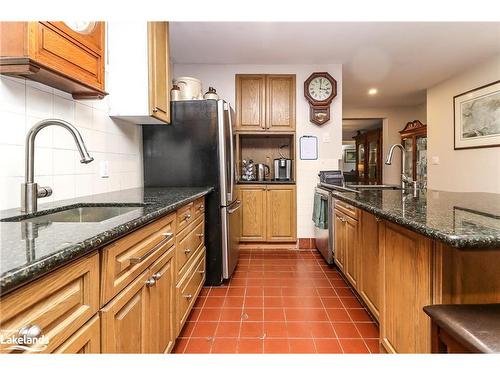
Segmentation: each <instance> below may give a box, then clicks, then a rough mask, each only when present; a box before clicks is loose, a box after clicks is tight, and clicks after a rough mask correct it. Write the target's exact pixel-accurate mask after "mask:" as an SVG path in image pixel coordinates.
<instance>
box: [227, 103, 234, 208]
mask: <svg viewBox="0 0 500 375" xmlns="http://www.w3.org/2000/svg"><path fill="white" fill-rule="evenodd" d="M224 110H226V111H227V118H228V121H229V126H228V129H229V147H230V150H231V154H230V162H231V168H230V169H231V177H230V178H231V191H230V192H229V193H228V197H227V198H228V201H232V200H233V193H234V180H235V169H236V166H235V165H234V140H233V122H232V119H231V107H230V105H229V103H224Z"/></svg>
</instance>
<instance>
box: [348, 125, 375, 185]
mask: <svg viewBox="0 0 500 375" xmlns="http://www.w3.org/2000/svg"><path fill="white" fill-rule="evenodd" d="M353 138H354V140H355V141H356V177H357V182H359V183H363V184H377V185H380V184H381V183H382V129H374V130H370V131H367V132H365V133H360V132H358V134H357V135H356V136H355V137H353Z"/></svg>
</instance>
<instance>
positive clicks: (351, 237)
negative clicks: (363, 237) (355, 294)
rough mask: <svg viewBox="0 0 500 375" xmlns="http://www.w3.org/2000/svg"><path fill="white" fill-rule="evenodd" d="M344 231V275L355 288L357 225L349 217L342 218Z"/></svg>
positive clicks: (357, 254) (357, 264)
mask: <svg viewBox="0 0 500 375" xmlns="http://www.w3.org/2000/svg"><path fill="white" fill-rule="evenodd" d="M344 219H345V222H344V231H345V235H344V236H345V242H344V244H345V248H344V249H345V275H346V277H347V279H348V280H349V282H350V283H351V284H352V286H354V287H355V288H356V287H357V285H358V273H359V272H358V269H359V251H360V248H359V225H358V221H357V220H354V219H353V218H351V217H349V216H345V217H344Z"/></svg>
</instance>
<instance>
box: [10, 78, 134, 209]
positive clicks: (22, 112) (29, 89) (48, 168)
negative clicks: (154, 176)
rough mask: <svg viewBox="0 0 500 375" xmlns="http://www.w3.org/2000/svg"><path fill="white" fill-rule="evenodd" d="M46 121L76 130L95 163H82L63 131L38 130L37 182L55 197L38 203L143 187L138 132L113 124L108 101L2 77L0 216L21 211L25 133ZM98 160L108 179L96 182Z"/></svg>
mask: <svg viewBox="0 0 500 375" xmlns="http://www.w3.org/2000/svg"><path fill="white" fill-rule="evenodd" d="M47 118H60V119H63V120H66V121H68V122H70V123H72V124H73V125H75V126H76V127H77V128H78V130H79V131H80V133H81V135H82V137H83V140H84V141H85V144H86V145H87V149H88V151H89V153H90V154H91V156H92V157H94V159H95V160H94V162H92V163H90V164H81V163H80V154H79V153H78V151H77V149H76V146H75V143H74V141H73V138H72V136H71V135H70V133H68V132H67V131H66V130H65V129H63V128H60V127H49V128H45V129H42V130H41V131H40V133H38V135H37V138H36V145H35V182H37V183H38V184H39V185H41V186H51V187H52V189H53V195H52V196H51V197H49V198H43V199H40V201H39V203H45V202H47V203H48V202H53V201H57V200H61V199H67V198H74V197H79V196H85V195H90V194H98V193H103V192H109V191H113V190H120V189H128V188H133V187H140V186H142V185H143V171H142V129H141V127H140V126H136V125H132V124H128V123H124V122H119V121H115V120H113V119H111V118H110V117H109V116H108V104H107V99H103V100H91V101H83V100H80V101H77V100H73V99H72V97H71V95H70V94H68V93H66V92H63V91H59V90H56V89H52V88H51V87H49V86H45V85H42V84H39V83H37V82H31V81H29V80H24V79H18V78H12V77H6V76H0V187H1V188H0V210H2V209H7V208H15V207H19V202H20V184H21V183H22V182H23V181H24V141H25V138H26V133H27V131H28V130H29V129H30V128H31V127H32V126H33V125H34V124H35V123H36V122H38V121H40V120H43V119H47ZM101 160H102V161H108V163H109V173H110V175H109V178H101V177H100V176H99V161H101Z"/></svg>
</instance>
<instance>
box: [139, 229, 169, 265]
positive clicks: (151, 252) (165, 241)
mask: <svg viewBox="0 0 500 375" xmlns="http://www.w3.org/2000/svg"><path fill="white" fill-rule="evenodd" d="M162 235H163V236H164V237H165V238H164V239H163V240H161V241H160V242H158V244H157V245H156V246H154V247H153V248H152V249H151V250H149V251H148V252H147V253H146V254H144V255H143V256H140V257H137V258H130V259H129V261H130V263H131V264H139V263H141V262H143V261H144V260H145V259H146V258H147V257H149V256H150V255H151V254H153V253H154V252H155V251H156V250H158V249H159V248H160V247H162V246H163V245H165V244H166V243H167V242H168V241H170V240H171V239H172V237H173V236H174V234H173V233H170V232H167V233H162Z"/></svg>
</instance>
